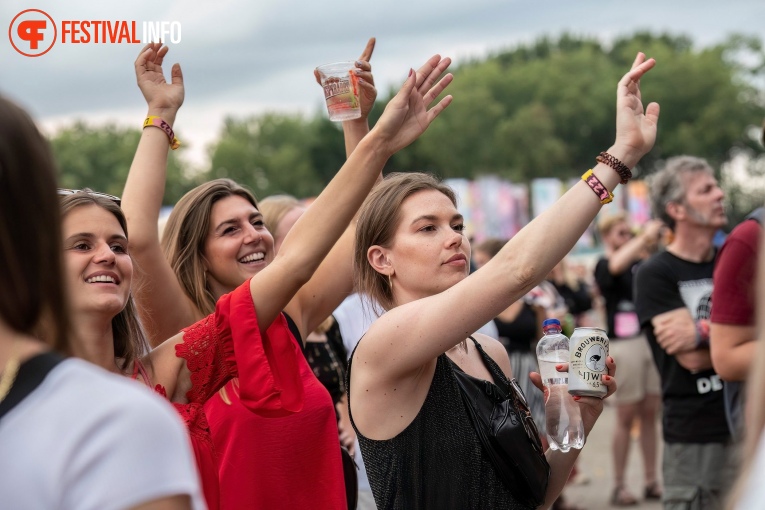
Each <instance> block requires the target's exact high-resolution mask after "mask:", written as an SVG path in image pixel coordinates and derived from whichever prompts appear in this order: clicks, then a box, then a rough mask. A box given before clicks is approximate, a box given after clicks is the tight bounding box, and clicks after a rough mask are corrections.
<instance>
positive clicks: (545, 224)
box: [348, 53, 659, 510]
mask: <svg viewBox="0 0 765 510" xmlns="http://www.w3.org/2000/svg"><path fill="white" fill-rule="evenodd" d="M654 64H655V62H654V60H653V59H650V60H647V61H646V60H645V55H643V54H642V53H640V54H638V56H637V58H636V60H635V62H634V64H633V67H632V70H631V71H630V72H628V73H627V74H626V75H625V76H624V77H623V78H622V79H621V81H620V82H619V85H618V89H617V119H616V120H617V122H616V142H615V143H614V145H613V146H612V147H611V148H610V149H608V151H607V152H608V154H609V155H610V159H609V156H607V155H601V156H600V159H603V160H604V161H611V163H613V164H614V166H615V168H616V169H618V170H619V172H617V171H614V170H615V168H611V167H610V165H607V164H605V163H600V164H598V165H597V166H596V167H594V170H593V171H592V172H588V173H586V174H585V175H584V176H583V182H579V183H578V184H576V185H575V186H574V187H573V188H572V189H571V190H569V192H568V193H566V194H565V195H564V196H563V197H561V198H560V199H559V200H558V201H557V202H556V203H555V204H554V205H553V206H552V207H550V208H549V209H548V210H547V211H545V212H544V213H543V214H542V215H540V216H539V217H537V218H535V219H534V220H533V221H532V222H531V223H530V224H529V225H527V226H526V227H525V228H524V229H523V230H521V231H520V232H519V233H518V234H516V235H515V236H514V237H513V238H512V239H511V240H510V241H509V242H508V243H507V244H505V246H504V247H503V248H502V249H501V250H500V251H499V253H498V254H497V255H496V256H495V257H494V258H492V259H491V260H490V261H488V262H487V263H486V265H484V266H483V267H482V268H481V269H480V270H478V271H475V272H474V273H472V274H470V275H469V276H468V260H469V259H470V246H469V243H468V241H467V239H466V238H465V236H464V235H463V227H464V225H463V220H462V216H461V215H460V214H459V212H458V211H457V209H456V199H455V196H454V193H453V192H452V191H451V189H449V188H448V187H447V186H445V185H443V184H441V183H440V182H438V181H437V180H436V179H435V178H433V177H431V176H429V175H426V174H398V175H393V176H388V178H386V180H385V181H383V183H382V184H380V185H379V186H377V187H376V188H375V190H374V191H373V192H372V194H371V195H370V197H369V198H368V199H367V202H366V203H365V205H364V206H363V208H362V211H361V213H360V215H359V221H358V226H357V234H356V248H355V257H354V259H355V268H356V271H357V281H358V282H359V286H360V291H361V292H365V293H367V294H369V295H371V296H372V297H373V298H375V299H376V300H377V301H378V302H379V303H381V305H382V306H383V307H384V308H385V310H387V312H386V313H385V314H384V315H382V317H380V318H379V319H378V320H377V321H376V322H375V323H374V324H373V325H372V327H371V328H370V329H369V331H368V332H367V334H366V335H365V336H364V338H363V339H362V340H361V341H360V342H359V344H358V346H357V348H356V350H355V352H354V354H353V355H352V357H351V363H350V365H349V367H348V372H349V379H350V388H349V392H350V396H349V400H350V409H351V418H352V420H353V423H354V427H355V428H356V432H357V434H358V437H359V441H360V444H361V450H362V454H363V457H364V463H365V464H366V468H367V473H368V475H369V480H370V484H371V486H372V491H373V493H374V495H375V501H376V503H377V506H378V508H381V509H398V508H421V509H426V508H438V509H444V508H454V509H461V510H465V509H470V508H476V509H477V508H481V509H487V508H535V506H536V505H535V504H533V503H530V502H529V501H530V500H532V499H534V498H532V497H530V495H529V494H526V493H519V492H518V491H511V489H510V487H509V485H506V484H505V483H503V481H502V479H501V478H500V477H499V474H498V471H497V470H496V468H495V467H494V464H492V461H491V460H490V457H489V455H487V452H486V451H485V450H484V448H483V444H482V442H481V441H480V440H479V437H478V434H477V432H476V431H475V429H474V428H473V425H472V423H471V420H470V417H469V415H468V411H467V409H466V407H465V406H464V405H463V402H462V398H461V394H460V390H459V387H458V385H457V379H456V376H455V373H456V372H455V371H456V370H457V369H460V370H461V371H463V372H464V373H466V374H468V375H470V376H472V377H474V378H479V379H483V380H485V381H492V380H495V379H494V377H492V373H494V374H498V375H499V376H502V377H500V379H505V376H506V377H507V378H510V377H512V374H511V370H510V363H509V360H508V357H507V353H506V352H505V349H504V348H503V347H502V345H501V344H500V343H499V342H498V341H496V340H493V339H490V338H488V337H485V336H482V335H475V336H476V340H473V339H472V337H471V339H468V335H470V334H471V332H472V331H475V330H476V329H478V327H479V326H481V325H482V324H485V323H486V322H487V321H489V320H491V319H492V318H493V317H495V316H497V315H498V314H499V313H500V312H502V310H505V309H506V308H507V307H508V306H509V305H510V304H511V303H513V302H514V301H516V300H517V299H520V298H521V297H522V296H523V295H524V294H526V293H527V292H529V291H530V290H531V289H532V288H533V287H534V286H535V285H536V284H538V283H539V282H540V281H542V279H543V278H544V277H545V276H546V275H547V274H548V273H549V271H550V270H551V269H552V267H553V266H554V265H555V264H556V263H557V262H558V261H559V260H561V259H562V258H563V257H564V256H565V255H566V254H567V253H568V252H569V250H570V249H571V248H572V247H573V246H574V244H575V243H576V241H577V239H578V238H579V237H580V236H581V235H582V233H583V232H584V231H585V229H586V228H587V226H588V225H589V224H590V222H591V221H592V220H593V218H595V215H596V214H597V212H598V211H599V210H600V207H601V205H602V204H603V203H607V202H609V201H610V198H611V195H610V192H609V191H608V190H611V189H613V188H614V187H616V185H617V184H618V183H619V182H620V181H622V182H626V180H627V179H628V178H629V177H630V176H631V174H630V172H629V168H631V167H634V166H635V164H637V162H638V161H639V160H640V158H641V157H642V156H643V155H644V154H646V153H647V152H648V151H649V150H650V149H651V147H652V146H653V144H654V141H655V138H656V123H657V121H658V115H659V107H658V105H657V104H656V103H651V104H650V105H648V107H647V109H646V111H645V113H644V112H643V105H642V103H641V97H640V89H639V83H640V78H641V77H642V75H643V74H644V73H645V72H647V71H648V70H649V69H651V68H652V67H653V66H654ZM617 158H618V160H619V161H620V162H621V163H622V166H620V165H618V164H616V163H617V162H614V161H613V160H614V159H617ZM479 346H481V348H478V347H479ZM484 353H488V355H489V356H490V358H491V359H488V358H486V357H484V356H482V355H483V354H484ZM497 365H499V367H497ZM487 367H490V369H487ZM500 367H501V372H503V373H504V375H503V374H501V373H499V370H498V368H500ZM607 367H608V371H609V375H608V376H604V377H603V380H604V384H605V385H606V387H607V388H608V394H609V395H610V394H611V393H613V391H614V390H615V389H616V382H615V380H614V378H613V374H614V371H615V365H614V362H613V359H611V358H610V357H609V358H608V361H607ZM558 369H559V370H566V369H567V367H565V366H564V365H559V368H558ZM533 380H534V382H535V384H536V385H537V386H538V387H540V389H542V388H541V378H540V377H539V374H536V373H534V374H533ZM500 382H501V383H502V384H503V385H506V384H507V381H506V380H504V381H500ZM575 400H578V402H579V405H580V409H581V414H582V419H583V422H584V427H585V432H586V433H589V432H590V430H591V429H592V427H593V425H594V424H595V421H596V420H597V418H598V416H599V415H600V413H601V411H602V409H603V403H602V401H601V400H600V399H598V398H593V397H580V398H575ZM577 455H578V450H572V451H570V452H568V453H565V454H564V453H561V452H560V451H548V452H547V453H546V455H545V456H546V458H547V461H548V462H549V465H550V467H551V474H550V478H549V484H548V485H547V490H546V492H545V493H544V507H545V508H547V507H549V505H551V504H552V502H553V501H554V500H555V499H556V497H557V496H558V494H560V492H561V490H562V488H563V485H564V483H565V481H566V479H567V478H568V475H569V472H570V470H571V467H572V466H573V464H574V461H575V460H576V458H577ZM540 485H541V486H544V483H540ZM540 492H541V490H540Z"/></svg>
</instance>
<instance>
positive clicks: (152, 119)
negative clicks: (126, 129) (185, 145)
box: [143, 115, 181, 150]
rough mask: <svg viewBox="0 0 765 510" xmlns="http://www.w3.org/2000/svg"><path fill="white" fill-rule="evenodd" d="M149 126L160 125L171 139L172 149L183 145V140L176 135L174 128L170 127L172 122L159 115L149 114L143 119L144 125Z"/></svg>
mask: <svg viewBox="0 0 765 510" xmlns="http://www.w3.org/2000/svg"><path fill="white" fill-rule="evenodd" d="M149 126H154V127H158V128H159V129H161V130H162V131H164V132H165V134H166V135H167V138H168V139H169V140H170V148H171V149H172V150H175V149H177V148H178V147H180V146H181V142H180V141H179V140H178V139H177V138H176V137H175V133H174V132H173V128H171V127H170V124H168V123H167V122H165V121H164V120H162V118H161V117H157V116H156V115H149V116H148V117H146V120H144V121H143V127H144V128H147V127H149Z"/></svg>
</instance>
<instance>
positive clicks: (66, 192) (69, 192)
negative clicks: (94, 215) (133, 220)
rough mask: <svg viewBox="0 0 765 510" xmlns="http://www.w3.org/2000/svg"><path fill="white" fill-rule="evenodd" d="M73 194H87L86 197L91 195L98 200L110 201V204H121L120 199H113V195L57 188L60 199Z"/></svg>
mask: <svg viewBox="0 0 765 510" xmlns="http://www.w3.org/2000/svg"><path fill="white" fill-rule="evenodd" d="M75 193H87V194H88V195H93V196H94V197H100V198H105V199H107V200H111V201H112V202H115V203H116V204H117V205H121V204H122V199H121V198H120V197H115V196H114V195H109V194H108V193H99V192H98V191H90V190H82V189H66V188H58V194H59V195H60V196H62V197H65V196H67V195H74V194H75Z"/></svg>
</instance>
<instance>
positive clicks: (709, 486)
mask: <svg viewBox="0 0 765 510" xmlns="http://www.w3.org/2000/svg"><path fill="white" fill-rule="evenodd" d="M649 196H650V197H651V209H652V211H653V215H654V217H656V218H658V219H660V220H661V221H663V222H664V223H665V224H666V225H667V226H668V227H669V228H670V229H672V231H673V232H674V238H673V239H672V242H671V243H670V244H669V245H668V246H667V249H666V251H664V252H661V253H657V254H655V255H653V256H652V257H651V258H649V259H648V260H647V261H645V262H644V263H643V264H641V265H640V267H639V268H638V271H637V274H636V276H635V283H634V285H635V308H636V311H637V315H638V319H639V322H640V326H641V327H642V329H643V331H644V332H645V334H646V335H647V337H648V341H649V343H650V346H651V350H652V351H653V356H654V360H655V361H656V365H657V368H658V369H659V374H660V376H661V385H662V399H663V403H664V414H663V425H664V443H665V444H664V460H663V479H664V496H663V500H664V507H665V508H667V509H675V508H701V509H716V508H720V507H721V504H722V500H723V498H724V496H725V493H726V491H727V490H728V489H729V487H730V483H731V480H732V478H733V475H734V471H735V469H734V463H733V459H732V456H731V451H732V449H731V446H730V433H729V431H728V425H727V423H726V421H725V410H724V405H723V391H722V389H723V383H722V381H721V380H720V376H719V375H717V374H716V373H715V371H714V369H713V368H712V360H711V357H710V354H709V336H708V335H709V327H708V326H709V317H710V308H711V307H712V306H713V303H712V299H711V298H712V274H713V270H714V263H715V251H716V250H715V247H714V245H713V241H712V240H713V238H714V235H715V232H716V231H717V230H718V229H720V228H722V227H724V226H725V225H726V223H727V219H726V217H725V210H724V208H723V198H724V193H723V191H722V189H720V187H719V186H718V185H717V180H716V179H715V178H714V174H713V171H712V168H711V167H710V166H709V164H708V163H707V162H706V161H705V160H703V159H700V158H696V157H692V156H678V157H675V158H670V159H669V160H667V162H666V167H665V168H664V169H663V170H662V171H660V172H659V173H657V174H655V175H654V176H653V178H652V179H651V181H650V193H649Z"/></svg>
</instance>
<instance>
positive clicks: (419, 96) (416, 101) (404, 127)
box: [370, 55, 453, 154]
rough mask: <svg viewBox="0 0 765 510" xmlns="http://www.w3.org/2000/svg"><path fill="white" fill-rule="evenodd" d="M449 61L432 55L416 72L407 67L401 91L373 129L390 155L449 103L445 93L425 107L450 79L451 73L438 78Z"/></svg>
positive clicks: (410, 139)
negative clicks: (442, 96) (431, 105)
mask: <svg viewBox="0 0 765 510" xmlns="http://www.w3.org/2000/svg"><path fill="white" fill-rule="evenodd" d="M449 64H451V59H449V58H444V59H442V58H441V57H440V56H439V55H434V56H433V57H431V58H430V59H429V60H428V61H427V62H426V63H425V64H424V65H423V66H422V67H421V68H420V69H419V70H418V71H417V72H416V73H415V72H414V70H413V69H410V70H409V77H408V78H407V79H406V81H405V82H404V85H403V86H402V87H401V90H399V92H398V94H396V95H395V96H394V97H393V99H391V100H390V102H389V103H388V105H387V106H386V107H385V111H384V112H383V114H382V116H381V117H380V119H379V120H378V121H377V124H376V125H375V127H374V129H373V130H372V133H375V136H380V137H382V138H383V139H384V141H385V142H384V143H385V144H386V148H387V150H388V151H389V152H390V154H393V153H395V152H397V151H399V150H401V149H403V148H404V147H406V146H407V145H409V144H410V143H412V142H413V141H415V140H416V139H417V138H418V137H419V136H420V135H421V134H422V133H424V132H425V130H426V129H427V128H428V126H430V123H431V122H433V119H435V118H436V117H437V116H438V115H439V114H440V113H441V112H442V111H444V109H445V108H446V107H447V106H449V104H451V102H452V96H446V97H444V98H443V99H441V101H439V102H438V103H437V104H436V105H435V106H433V108H431V109H430V110H428V105H429V104H430V103H432V102H433V101H434V100H435V99H436V97H438V95H439V94H441V92H443V91H444V89H446V87H447V86H449V84H450V83H451V82H452V79H453V76H452V75H451V74H447V75H446V76H444V77H443V78H441V79H440V80H438V77H439V76H440V75H441V73H443V72H444V71H445V70H446V69H447V68H448V67H449ZM436 80H438V81H436ZM370 134H371V133H370Z"/></svg>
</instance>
